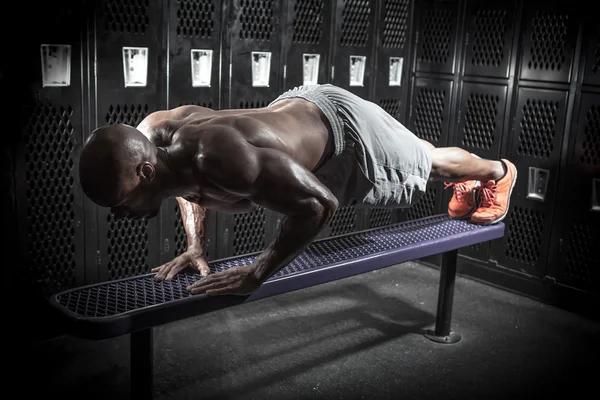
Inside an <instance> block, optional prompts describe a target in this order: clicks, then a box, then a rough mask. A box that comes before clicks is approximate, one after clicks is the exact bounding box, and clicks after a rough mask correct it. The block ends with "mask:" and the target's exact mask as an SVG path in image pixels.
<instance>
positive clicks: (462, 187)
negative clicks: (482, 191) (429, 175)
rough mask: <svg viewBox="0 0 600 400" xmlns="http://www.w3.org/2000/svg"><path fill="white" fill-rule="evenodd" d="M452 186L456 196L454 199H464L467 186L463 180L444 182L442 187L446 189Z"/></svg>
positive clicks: (459, 200) (461, 200)
mask: <svg viewBox="0 0 600 400" xmlns="http://www.w3.org/2000/svg"><path fill="white" fill-rule="evenodd" d="M451 186H453V187H454V197H455V198H456V201H458V202H460V203H462V202H463V201H464V198H465V197H464V196H465V193H467V192H469V189H468V188H467V185H466V184H464V183H463V182H460V183H455V182H452V183H446V182H444V189H448V188H449V187H451Z"/></svg>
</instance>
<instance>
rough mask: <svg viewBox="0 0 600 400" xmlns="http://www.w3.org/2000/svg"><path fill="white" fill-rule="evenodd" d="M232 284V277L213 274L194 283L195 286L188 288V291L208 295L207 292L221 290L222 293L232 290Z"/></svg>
mask: <svg viewBox="0 0 600 400" xmlns="http://www.w3.org/2000/svg"><path fill="white" fill-rule="evenodd" d="M231 283H232V279H231V277H230V276H227V275H222V274H213V275H209V276H207V277H206V278H202V279H200V280H198V281H196V282H194V283H193V284H191V285H190V286H188V287H187V290H188V291H189V292H190V293H192V294H200V293H206V294H208V293H207V291H210V290H217V289H220V290H221V291H225V290H227V291H229V290H231V288H230V284H231Z"/></svg>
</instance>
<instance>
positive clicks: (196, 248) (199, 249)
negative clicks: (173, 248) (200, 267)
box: [187, 245, 204, 255]
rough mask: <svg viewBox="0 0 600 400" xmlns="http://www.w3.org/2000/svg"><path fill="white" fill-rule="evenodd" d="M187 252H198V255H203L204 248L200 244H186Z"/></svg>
mask: <svg viewBox="0 0 600 400" xmlns="http://www.w3.org/2000/svg"><path fill="white" fill-rule="evenodd" d="M187 252H188V253H194V254H198V255H203V254H204V249H203V248H202V246H200V245H191V246H188V248H187Z"/></svg>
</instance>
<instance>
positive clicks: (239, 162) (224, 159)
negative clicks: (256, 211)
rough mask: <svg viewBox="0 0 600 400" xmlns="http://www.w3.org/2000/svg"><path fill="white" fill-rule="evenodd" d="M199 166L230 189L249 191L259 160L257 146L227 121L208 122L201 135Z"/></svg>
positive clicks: (211, 178) (206, 175)
mask: <svg viewBox="0 0 600 400" xmlns="http://www.w3.org/2000/svg"><path fill="white" fill-rule="evenodd" d="M196 167H197V170H198V172H199V173H201V174H202V175H203V177H205V178H206V179H208V180H210V181H211V182H212V183H214V184H215V185H217V186H220V187H222V188H227V189H228V190H229V191H230V192H231V193H236V194H239V195H247V193H245V189H244V188H247V187H248V185H249V184H251V182H252V181H253V180H254V179H255V177H256V175H257V173H258V172H259V168H260V163H259V159H258V157H257V149H256V147H254V146H253V145H251V144H250V143H249V142H248V141H247V140H246V138H245V137H244V135H243V134H241V133H240V132H239V130H238V129H236V128H235V127H234V126H231V125H228V124H213V123H211V124H206V126H204V127H203V129H202V132H201V134H200V135H199V137H198V153H197V157H196Z"/></svg>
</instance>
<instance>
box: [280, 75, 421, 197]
mask: <svg viewBox="0 0 600 400" xmlns="http://www.w3.org/2000/svg"><path fill="white" fill-rule="evenodd" d="M294 97H301V98H303V99H306V100H308V101H310V102H312V103H314V104H315V105H317V106H318V107H319V108H320V109H321V110H322V111H323V113H324V115H325V116H326V118H327V119H328V120H329V123H330V124H331V127H332V130H333V135H334V139H335V154H334V156H333V157H332V158H331V159H330V160H329V161H327V162H326V163H325V164H324V165H323V166H321V167H320V168H319V169H318V170H317V171H315V175H316V176H317V178H319V180H320V181H321V182H323V184H325V186H327V187H328V188H329V190H331V192H332V193H333V194H334V195H335V196H336V197H337V198H338V200H339V202H340V205H342V206H344V205H354V206H356V207H369V208H379V207H384V208H385V207H390V208H405V207H411V206H412V205H414V204H415V203H416V202H417V201H419V199H420V198H421V196H422V195H423V193H425V190H426V186H427V181H428V178H429V174H430V172H431V154H430V153H429V150H428V149H427V148H426V147H425V145H424V144H423V143H422V142H421V140H419V138H418V137H417V136H415V135H414V134H413V133H412V132H411V131H409V130H408V129H406V127H404V126H403V125H402V124H401V123H400V122H398V121H397V120H396V119H394V118H393V117H392V116H391V115H389V114H388V113H387V112H385V110H383V109H382V108H381V107H379V106H378V105H377V104H375V103H372V102H370V101H367V100H364V99H362V98H360V97H358V96H356V95H355V94H353V93H351V92H349V91H347V90H345V89H342V88H339V87H336V86H333V85H330V84H324V85H311V86H300V87H297V88H294V89H292V90H289V91H287V92H285V93H283V94H282V95H281V96H279V97H278V98H277V99H276V100H274V101H273V102H272V103H271V104H273V103H275V102H277V101H278V100H281V99H286V98H294Z"/></svg>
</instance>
